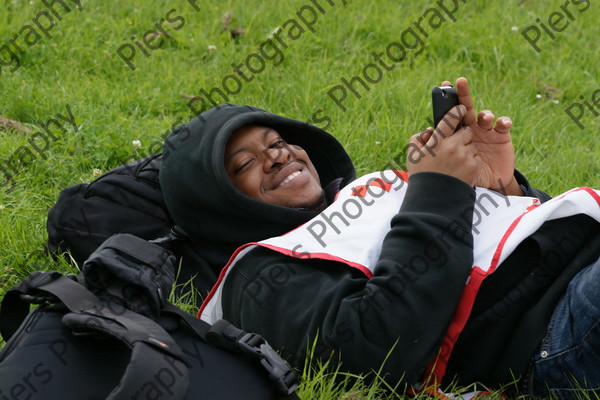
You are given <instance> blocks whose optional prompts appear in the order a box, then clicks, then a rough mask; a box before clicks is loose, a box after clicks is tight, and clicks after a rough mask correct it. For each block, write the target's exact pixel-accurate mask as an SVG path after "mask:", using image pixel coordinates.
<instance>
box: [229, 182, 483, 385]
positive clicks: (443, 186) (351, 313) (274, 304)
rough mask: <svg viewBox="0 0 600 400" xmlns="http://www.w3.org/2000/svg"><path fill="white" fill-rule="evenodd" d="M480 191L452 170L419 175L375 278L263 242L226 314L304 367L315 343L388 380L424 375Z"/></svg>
mask: <svg viewBox="0 0 600 400" xmlns="http://www.w3.org/2000/svg"><path fill="white" fill-rule="evenodd" d="M474 199H475V194H474V190H473V188H471V187H469V186H468V185H467V184H465V183H463V182H462V181H460V180H458V179H455V178H453V177H450V176H447V175H442V174H437V173H430V172H424V173H418V174H414V175H413V176H411V178H410V181H409V185H408V188H407V193H406V197H405V200H404V202H403V204H402V206H401V208H400V210H399V212H398V213H397V214H396V215H395V216H394V218H393V219H392V221H391V230H390V231H389V233H388V234H387V236H386V237H385V239H384V242H383V245H382V251H381V255H380V258H379V260H378V263H377V265H376V268H375V270H374V276H373V277H372V278H371V279H367V278H366V277H365V276H364V275H362V274H361V273H359V272H358V271H357V270H354V269H353V268H350V267H348V266H345V265H342V264H340V263H336V262H333V261H325V260H320V259H305V260H301V259H294V258H291V257H287V256H284V255H282V254H278V253H275V252H272V251H270V250H267V249H263V248H258V249H255V250H253V251H252V252H250V253H248V254H247V255H246V256H245V257H244V258H243V259H241V260H240V261H239V262H238V264H237V267H236V269H235V270H234V271H232V274H231V275H230V276H229V278H228V280H227V281H226V283H225V292H224V304H223V308H224V313H225V318H227V319H229V320H230V321H232V322H234V323H236V324H239V325H240V326H241V327H242V328H244V329H246V330H251V331H256V332H259V333H261V334H263V335H264V336H265V337H266V338H267V339H268V340H269V341H270V342H271V344H272V345H273V346H274V347H276V348H279V349H282V350H283V354H284V355H285V356H291V357H292V359H291V361H292V363H293V364H294V365H295V366H297V367H298V366H302V365H303V363H304V361H305V357H306V354H307V350H308V352H311V351H312V352H313V353H314V355H315V356H316V357H318V358H321V359H324V360H327V359H328V358H329V357H330V356H331V355H333V358H332V362H334V363H336V362H338V361H341V363H342V368H343V370H346V371H350V372H355V373H366V372H369V371H371V370H374V371H379V370H380V369H381V368H382V372H383V373H384V374H387V377H386V380H388V381H389V382H398V381H400V380H401V379H403V380H404V381H405V382H408V383H415V382H418V381H419V380H420V379H421V377H422V374H423V372H424V370H425V369H426V367H427V365H428V364H429V362H430V361H431V360H432V359H433V357H434V356H435V354H436V352H437V350H438V349H439V346H440V344H441V340H442V338H443V336H444V334H445V332H446V330H447V327H448V324H449V322H450V320H451V318H452V316H453V314H454V310H455V307H456V305H457V303H458V300H459V298H460V296H461V293H462V290H463V287H464V284H465V281H466V279H467V277H468V274H469V271H470V268H471V265H472V261H473V237H472V235H471V221H472V213H473V207H474ZM315 338H316V339H317V340H316V342H313V341H314V339H315ZM313 343H316V344H315V347H314V348H312V346H313ZM382 366H383V367H382Z"/></svg>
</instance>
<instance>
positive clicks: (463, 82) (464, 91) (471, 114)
mask: <svg viewBox="0 0 600 400" xmlns="http://www.w3.org/2000/svg"><path fill="white" fill-rule="evenodd" d="M456 92H457V93H458V101H459V102H460V104H462V105H464V106H465V107H466V113H465V115H464V118H463V123H464V124H465V125H472V124H474V123H476V122H477V121H476V118H475V107H474V106H473V97H472V96H471V92H470V91H469V82H468V81H467V78H464V77H460V78H458V79H457V80H456Z"/></svg>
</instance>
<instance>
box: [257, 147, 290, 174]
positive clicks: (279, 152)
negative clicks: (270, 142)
mask: <svg viewBox="0 0 600 400" xmlns="http://www.w3.org/2000/svg"><path fill="white" fill-rule="evenodd" d="M263 153H264V155H265V157H264V168H265V172H268V171H269V170H271V169H273V168H277V167H279V166H280V165H283V164H285V163H286V162H288V161H289V160H290V158H291V157H292V152H291V151H290V149H289V147H288V146H279V147H274V148H270V147H266V148H265V149H264V151H263Z"/></svg>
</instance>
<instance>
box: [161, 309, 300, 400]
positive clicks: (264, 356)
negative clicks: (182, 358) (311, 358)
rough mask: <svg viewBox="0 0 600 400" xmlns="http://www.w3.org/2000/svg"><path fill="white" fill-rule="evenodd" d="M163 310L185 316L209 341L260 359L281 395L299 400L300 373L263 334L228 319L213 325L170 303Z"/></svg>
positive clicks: (206, 340) (225, 348)
mask: <svg viewBox="0 0 600 400" xmlns="http://www.w3.org/2000/svg"><path fill="white" fill-rule="evenodd" d="M163 313H168V314H171V315H174V316H175V317H178V318H179V319H181V320H182V321H183V322H185V324H186V325H187V326H188V327H189V328H190V329H192V330H193V331H194V332H196V334H197V335H198V336H200V338H202V340H204V341H205V342H206V343H209V344H211V345H212V346H214V347H217V348H221V349H224V350H227V351H230V352H232V353H243V354H245V355H246V356H248V357H249V358H251V359H254V360H257V361H259V362H260V363H261V365H262V366H263V367H264V369H265V370H266V371H267V373H268V375H269V379H270V380H271V381H273V382H274V383H275V386H276V387H277V389H278V392H279V394H280V396H281V397H280V399H289V400H295V399H298V400H299V397H298V395H297V394H296V393H295V390H296V388H297V387H298V373H297V372H296V371H295V370H294V369H293V368H292V367H291V366H290V364H289V363H288V362H287V361H285V360H284V359H283V358H281V356H280V355H279V354H277V352H276V351H275V350H273V348H272V347H271V345H270V344H269V343H268V342H267V341H266V340H265V339H264V338H263V337H262V336H260V335H259V334H256V333H248V332H246V331H244V330H242V329H240V328H238V327H236V326H235V325H233V324H232V323H231V322H229V321H226V320H224V319H221V320H219V321H217V322H216V323H215V324H214V325H210V324H209V323H207V322H205V321H202V320H201V319H199V318H195V317H193V316H191V315H189V314H188V313H186V312H184V311H182V310H180V309H179V308H177V307H175V306H174V305H172V304H170V303H168V304H166V305H165V307H164V308H163Z"/></svg>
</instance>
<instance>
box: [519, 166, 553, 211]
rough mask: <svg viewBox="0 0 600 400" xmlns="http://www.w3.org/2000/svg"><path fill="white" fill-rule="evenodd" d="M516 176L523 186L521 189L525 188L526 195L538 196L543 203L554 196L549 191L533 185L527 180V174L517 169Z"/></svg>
mask: <svg viewBox="0 0 600 400" xmlns="http://www.w3.org/2000/svg"><path fill="white" fill-rule="evenodd" d="M515 178H516V179H517V183H518V184H519V186H521V190H523V193H524V194H525V196H530V197H537V198H538V199H540V201H541V202H542V203H543V202H545V201H548V200H550V199H551V198H552V196H550V195H549V194H548V193H546V192H543V191H541V190H539V189H535V188H533V187H531V185H530V184H529V181H528V180H527V178H525V175H523V174H522V173H520V172H519V171H517V170H516V169H515Z"/></svg>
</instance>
